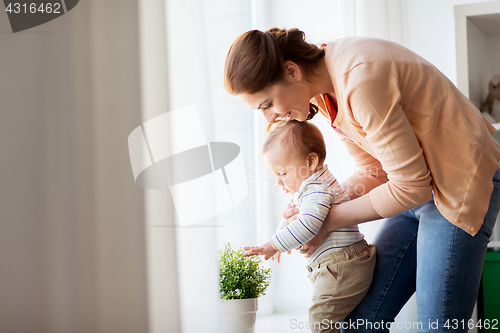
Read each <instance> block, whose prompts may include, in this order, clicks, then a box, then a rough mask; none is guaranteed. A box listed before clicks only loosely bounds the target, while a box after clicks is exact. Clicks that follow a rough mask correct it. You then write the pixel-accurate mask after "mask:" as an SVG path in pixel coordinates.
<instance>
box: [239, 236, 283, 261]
mask: <svg viewBox="0 0 500 333" xmlns="http://www.w3.org/2000/svg"><path fill="white" fill-rule="evenodd" d="M244 249H245V251H246V252H245V253H243V256H244V257H249V256H255V255H263V256H264V259H265V260H268V259H269V258H271V257H272V256H274V255H275V254H276V252H279V251H278V250H277V249H275V248H274V247H273V246H272V244H271V241H269V242H267V243H265V244H264V245H262V246H245V247H244Z"/></svg>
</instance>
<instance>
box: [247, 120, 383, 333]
mask: <svg viewBox="0 0 500 333" xmlns="http://www.w3.org/2000/svg"><path fill="white" fill-rule="evenodd" d="M262 154H263V157H264V162H265V164H266V166H267V168H268V169H269V170H270V171H271V172H272V173H273V174H274V175H275V176H276V177H277V180H278V185H280V186H281V187H282V188H283V190H284V191H285V192H286V193H290V194H292V203H293V204H294V205H295V206H296V207H297V208H298V209H299V215H298V218H297V219H296V220H295V221H293V222H292V223H290V224H289V225H287V222H286V220H285V219H283V220H282V221H281V223H280V225H279V226H278V230H277V231H276V234H275V235H274V236H273V237H272V238H271V239H270V240H269V241H268V242H266V243H265V244H263V245H262V246H250V247H245V250H246V252H245V254H244V255H245V256H251V255H264V256H265V259H266V260H267V259H269V258H271V257H274V258H276V259H278V260H279V256H280V254H281V252H286V251H290V250H291V249H295V248H298V247H300V246H302V245H303V244H305V243H307V242H308V241H310V240H311V239H312V238H313V237H314V236H315V235H316V234H317V233H318V231H319V230H320V228H321V225H322V224H323V221H324V220H325V218H326V215H327V214H328V212H329V210H330V208H331V207H332V206H335V205H338V204H340V203H342V202H345V201H347V200H349V197H348V196H347V194H345V192H344V191H343V189H342V187H341V186H340V184H338V182H337V180H336V179H335V177H334V176H333V175H332V174H331V173H330V171H329V170H328V166H327V165H326V164H323V163H324V161H325V157H326V148H325V142H324V140H323V135H322V134H321V132H320V130H319V129H318V128H317V127H316V126H315V125H313V124H311V123H309V122H298V121H295V120H292V121H288V122H285V123H282V124H279V125H278V126H276V127H275V129H274V130H272V131H271V132H270V133H269V135H268V137H267V138H266V140H265V142H264V146H263V148H262ZM374 267H375V247H374V246H373V245H368V244H367V243H366V241H365V240H364V239H363V234H361V233H360V232H359V229H358V226H357V225H356V226H351V227H347V228H343V229H339V230H336V231H332V232H331V233H330V235H329V237H328V238H327V239H326V240H325V241H324V242H323V243H322V244H321V245H320V246H318V248H316V249H315V250H314V252H313V253H312V255H311V256H310V257H309V258H308V263H307V266H306V268H307V270H308V271H309V280H310V281H311V283H312V286H313V297H312V302H311V306H310V308H309V325H310V326H309V329H311V331H313V332H340V327H341V321H342V320H343V319H344V318H345V317H346V316H347V315H348V314H349V313H350V312H351V311H352V310H353V309H354V308H355V307H356V305H358V303H359V302H360V301H361V299H362V298H363V297H364V295H365V294H366V292H367V291H368V287H369V286H370V284H371V281H372V277H373V269H374Z"/></svg>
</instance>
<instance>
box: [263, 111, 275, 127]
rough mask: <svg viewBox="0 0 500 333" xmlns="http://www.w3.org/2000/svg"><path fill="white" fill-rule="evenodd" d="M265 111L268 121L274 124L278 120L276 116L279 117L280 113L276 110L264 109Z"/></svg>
mask: <svg viewBox="0 0 500 333" xmlns="http://www.w3.org/2000/svg"><path fill="white" fill-rule="evenodd" d="M263 113H264V118H266V121H267V122H268V123H269V124H272V123H274V121H275V120H276V118H278V115H277V114H276V113H274V112H265V111H263Z"/></svg>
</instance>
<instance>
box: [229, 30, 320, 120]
mask: <svg viewBox="0 0 500 333" xmlns="http://www.w3.org/2000/svg"><path fill="white" fill-rule="evenodd" d="M324 56H325V51H324V50H323V49H320V48H319V47H317V46H316V45H314V44H310V43H307V42H306V41H305V34H304V32H302V31H300V30H299V29H296V28H294V29H288V30H287V29H279V28H271V29H269V30H267V31H265V32H262V31H259V30H250V31H247V32H245V33H244V34H242V35H240V36H239V37H238V38H236V40H235V41H234V42H233V44H232V45H231V48H230V49H229V52H228V54H227V58H226V65H225V68H224V86H225V88H226V90H227V91H228V92H229V93H230V94H233V95H238V94H242V93H247V94H253V93H256V92H258V91H260V90H262V89H264V88H265V87H267V86H268V85H270V84H275V83H277V82H279V81H281V80H282V79H283V77H284V74H285V62H286V61H288V60H290V61H293V62H294V63H296V64H297V65H299V67H300V68H301V70H302V71H303V72H304V74H305V77H306V78H309V77H310V76H311V75H313V74H314V73H313V69H314V67H315V65H316V63H317V61H318V60H319V59H321V58H323V57H324ZM317 112H318V108H317V107H316V106H315V105H313V104H310V117H309V118H308V119H310V118H312V116H314V114H316V113H317ZM311 113H312V116H311Z"/></svg>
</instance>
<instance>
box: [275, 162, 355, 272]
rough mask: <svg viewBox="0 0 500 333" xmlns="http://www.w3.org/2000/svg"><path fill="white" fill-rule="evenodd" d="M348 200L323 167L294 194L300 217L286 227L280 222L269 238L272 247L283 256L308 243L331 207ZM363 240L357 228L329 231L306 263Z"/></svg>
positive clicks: (330, 174)
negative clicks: (274, 246) (272, 244)
mask: <svg viewBox="0 0 500 333" xmlns="http://www.w3.org/2000/svg"><path fill="white" fill-rule="evenodd" d="M348 200H349V196H348V195H347V194H346V193H345V192H344V190H343V189H342V187H341V186H340V184H339V183H338V182H337V180H336V179H335V177H334V176H333V175H332V173H331V172H330V171H329V170H328V166H327V165H325V166H324V167H323V168H322V169H321V170H319V171H318V172H316V173H314V174H313V175H312V176H311V177H309V178H308V179H306V180H305V181H304V182H302V184H301V185H300V188H299V190H298V191H297V192H295V193H294V194H293V196H292V201H293V203H294V204H295V206H296V207H297V208H298V209H299V217H298V219H297V220H295V221H293V222H292V223H290V225H288V226H287V225H286V220H285V219H283V220H282V221H281V223H280V225H279V226H278V230H277V231H276V234H275V235H274V236H273V237H272V241H273V242H274V245H276V247H277V248H278V249H279V250H280V251H281V252H286V251H289V250H291V249H294V248H296V247H298V246H301V245H302V244H305V243H307V242H308V241H310V240H311V239H312V238H313V237H314V236H315V235H316V234H317V233H318V231H319V229H320V228H321V226H322V225H323V221H324V220H325V218H326V215H327V214H328V212H329V210H330V207H331V206H333V205H338V204H340V203H342V202H345V201H348ZM362 239H363V234H361V233H360V232H359V229H358V226H357V225H354V226H351V227H346V228H342V229H339V230H335V231H332V232H330V235H329V236H328V238H327V239H326V240H325V241H324V242H323V243H322V244H321V245H320V246H318V248H317V249H316V250H315V251H314V252H313V254H312V255H311V256H310V257H309V258H307V259H308V263H312V262H313V261H316V260H318V259H319V258H321V257H324V256H326V255H328V254H330V253H332V252H337V251H339V250H341V249H342V248H344V247H347V246H349V245H351V244H354V243H356V242H358V241H360V240H362Z"/></svg>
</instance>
